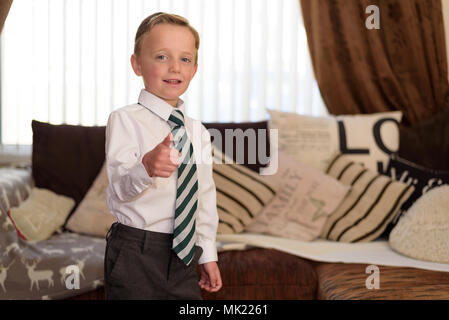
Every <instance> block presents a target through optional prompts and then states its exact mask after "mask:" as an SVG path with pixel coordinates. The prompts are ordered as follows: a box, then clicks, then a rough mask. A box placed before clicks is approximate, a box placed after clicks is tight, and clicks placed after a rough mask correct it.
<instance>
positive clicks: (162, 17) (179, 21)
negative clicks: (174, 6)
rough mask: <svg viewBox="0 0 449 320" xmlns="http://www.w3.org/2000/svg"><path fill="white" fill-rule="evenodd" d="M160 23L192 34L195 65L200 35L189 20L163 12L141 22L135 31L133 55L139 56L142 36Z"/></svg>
mask: <svg viewBox="0 0 449 320" xmlns="http://www.w3.org/2000/svg"><path fill="white" fill-rule="evenodd" d="M162 23H167V24H174V25H178V26H183V27H186V28H188V29H189V30H190V32H192V34H193V37H194V38H195V49H196V55H195V64H197V63H198V49H199V48H200V35H199V34H198V31H196V30H195V28H193V27H192V26H191V25H190V23H189V20H187V19H186V18H184V17H181V16H178V15H176V14H170V13H165V12H157V13H153V14H152V15H151V16H149V17H147V18H145V19H144V20H143V21H142V23H141V24H140V26H139V28H138V29H137V33H136V38H135V40H134V54H136V55H138V54H139V52H140V47H141V45H142V39H143V36H144V35H145V34H146V33H147V32H150V30H151V29H153V28H154V26H156V25H158V24H162Z"/></svg>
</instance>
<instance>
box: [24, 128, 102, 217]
mask: <svg viewBox="0 0 449 320" xmlns="http://www.w3.org/2000/svg"><path fill="white" fill-rule="evenodd" d="M31 126H32V129H33V153H32V170H33V178H34V182H35V184H36V187H38V188H44V189H49V190H51V191H53V192H55V193H57V194H61V195H65V196H67V197H70V198H72V199H74V200H75V204H76V205H75V207H74V209H75V208H76V206H77V205H78V204H79V203H80V202H81V200H82V199H83V197H84V195H85V194H86V193H87V191H88V189H89V187H90V186H91V184H92V182H93V181H94V180H95V178H96V176H97V174H98V172H99V171H100V169H101V166H102V165H103V162H104V158H105V149H104V145H105V127H84V126H73V125H65V124H63V125H52V124H48V123H43V122H39V121H35V120H33V121H32V124H31ZM74 209H73V210H72V212H73V211H74Z"/></svg>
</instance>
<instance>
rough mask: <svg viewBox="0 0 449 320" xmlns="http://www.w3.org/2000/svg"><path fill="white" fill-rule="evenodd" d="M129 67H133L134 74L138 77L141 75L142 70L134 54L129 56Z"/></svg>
mask: <svg viewBox="0 0 449 320" xmlns="http://www.w3.org/2000/svg"><path fill="white" fill-rule="evenodd" d="M131 66H132V67H133V70H134V73H135V74H136V75H138V76H141V75H142V70H141V69H140V63H139V59H138V57H137V56H136V54H134V53H133V54H132V56H131Z"/></svg>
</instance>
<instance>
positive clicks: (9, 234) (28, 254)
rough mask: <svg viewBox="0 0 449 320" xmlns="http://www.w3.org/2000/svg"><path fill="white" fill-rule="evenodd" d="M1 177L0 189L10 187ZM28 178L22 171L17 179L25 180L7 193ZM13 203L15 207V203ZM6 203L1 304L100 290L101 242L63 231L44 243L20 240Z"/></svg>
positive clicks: (1, 208)
mask: <svg viewBox="0 0 449 320" xmlns="http://www.w3.org/2000/svg"><path fill="white" fill-rule="evenodd" d="M5 172H6V171H5V170H0V190H9V189H10V188H12V183H11V179H10V177H11V172H9V173H8V174H5ZM30 175H31V172H30V171H27V170H23V172H21V173H20V174H19V176H23V178H24V179H21V180H22V182H21V183H18V182H17V181H18V179H15V180H14V181H16V182H14V183H15V185H14V188H13V190H9V191H11V192H9V191H8V194H13V195H14V194H16V193H17V192H16V191H17V190H26V189H27V188H26V185H27V183H28V182H29V181H30ZM27 177H28V178H27ZM24 194H25V193H24ZM0 198H1V195H0ZM12 198H13V201H15V202H14V203H15V204H18V203H19V202H20V201H19V199H16V197H12ZM10 200H11V198H10ZM10 200H8V201H10ZM20 200H21V201H23V200H25V199H24V196H20ZM5 203H6V202H5V200H4V199H2V202H0V248H1V251H0V300H5V299H13V300H17V299H33V300H34V299H64V298H68V297H72V296H77V295H80V294H83V293H85V292H88V291H92V290H95V289H96V288H97V287H98V286H102V285H103V264H104V249H105V246H106V242H105V240H104V239H100V238H93V237H89V236H84V235H78V234H76V233H69V232H65V233H61V234H54V235H52V236H51V237H50V238H49V239H47V240H43V241H25V240H23V239H22V238H20V237H19V236H18V234H17V232H16V230H15V229H14V226H13V224H12V222H11V220H10V218H9V217H8V215H7V209H9V207H5Z"/></svg>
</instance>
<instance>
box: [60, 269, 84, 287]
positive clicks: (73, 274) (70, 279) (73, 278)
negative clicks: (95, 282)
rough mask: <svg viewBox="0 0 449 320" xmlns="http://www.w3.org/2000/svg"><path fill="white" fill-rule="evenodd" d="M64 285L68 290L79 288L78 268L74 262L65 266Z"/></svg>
mask: <svg viewBox="0 0 449 320" xmlns="http://www.w3.org/2000/svg"><path fill="white" fill-rule="evenodd" d="M63 278H64V279H65V287H66V288H67V289H69V290H74V289H79V288H80V268H79V266H78V265H76V264H72V265H69V266H67V267H66V268H65V274H63Z"/></svg>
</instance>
